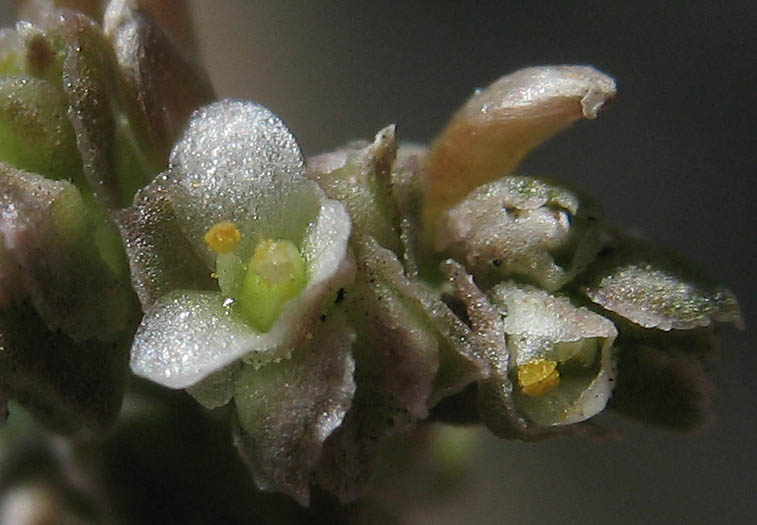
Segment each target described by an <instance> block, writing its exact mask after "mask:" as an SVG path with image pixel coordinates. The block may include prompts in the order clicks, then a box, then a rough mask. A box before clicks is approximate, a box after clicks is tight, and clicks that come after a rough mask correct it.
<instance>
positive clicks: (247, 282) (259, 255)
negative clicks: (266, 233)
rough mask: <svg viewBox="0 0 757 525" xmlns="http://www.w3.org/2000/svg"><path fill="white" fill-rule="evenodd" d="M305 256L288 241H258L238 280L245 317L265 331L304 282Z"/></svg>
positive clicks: (257, 327) (299, 290)
mask: <svg viewBox="0 0 757 525" xmlns="http://www.w3.org/2000/svg"><path fill="white" fill-rule="evenodd" d="M305 274H306V270H305V259H303V258H302V255H300V252H299V251H298V250H297V247H296V246H295V245H294V244H292V243H291V242H289V241H283V240H277V241H274V240H272V239H266V240H263V241H260V242H259V243H258V245H257V246H256V247H255V252H254V253H253V254H252V257H251V258H250V262H249V264H248V267H247V272H246V273H245V276H244V281H243V282H242V293H241V296H240V299H239V303H240V306H241V308H242V311H243V312H244V315H245V316H246V317H247V320H248V321H249V322H250V323H251V324H252V325H253V326H254V327H255V328H256V329H258V330H259V331H261V332H267V331H268V330H270V329H271V326H272V325H273V323H274V321H276V319H277V318H278V317H279V314H280V313H281V307H282V306H283V305H284V303H285V302H286V301H287V300H289V299H291V298H292V297H294V296H296V295H297V294H299V293H300V292H301V291H302V289H303V288H304V287H305V282H306V275H305Z"/></svg>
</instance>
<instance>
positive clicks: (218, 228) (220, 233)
mask: <svg viewBox="0 0 757 525" xmlns="http://www.w3.org/2000/svg"><path fill="white" fill-rule="evenodd" d="M204 239H205V242H206V243H207V244H208V246H210V249H211V250H213V251H214V252H216V253H230V252H232V251H233V250H234V248H236V247H237V244H239V241H240V240H241V239H242V234H241V233H240V232H239V229H238V228H237V226H236V224H234V223H233V222H219V223H218V224H214V225H213V226H212V227H211V228H210V229H209V230H208V231H207V233H206V234H205V237H204Z"/></svg>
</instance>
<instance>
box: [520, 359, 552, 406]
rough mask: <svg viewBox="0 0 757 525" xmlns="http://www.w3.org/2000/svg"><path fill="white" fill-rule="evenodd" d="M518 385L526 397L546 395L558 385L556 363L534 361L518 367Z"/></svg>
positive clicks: (542, 360) (541, 360) (544, 360)
mask: <svg viewBox="0 0 757 525" xmlns="http://www.w3.org/2000/svg"><path fill="white" fill-rule="evenodd" d="M518 384H520V387H521V389H522V390H523V393H524V394H526V395H527V396H532V397H539V396H543V395H545V394H548V393H549V392H550V391H552V389H553V388H555V387H556V386H557V385H559V384H560V372H558V371H557V361H551V360H548V359H536V360H535V361H531V362H529V363H525V364H523V365H521V366H519V367H518Z"/></svg>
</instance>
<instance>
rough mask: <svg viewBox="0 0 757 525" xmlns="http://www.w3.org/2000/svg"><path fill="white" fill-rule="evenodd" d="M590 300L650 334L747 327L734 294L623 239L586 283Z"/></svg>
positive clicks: (584, 288)
mask: <svg viewBox="0 0 757 525" xmlns="http://www.w3.org/2000/svg"><path fill="white" fill-rule="evenodd" d="M579 289H580V290H581V292H582V293H584V294H585V295H586V296H587V297H588V298H589V299H590V300H592V301H593V302H595V303H596V304H598V305H600V306H601V307H603V308H605V309H607V310H609V311H611V312H614V313H616V314H618V315H620V316H622V317H624V318H626V319H628V320H629V321H631V322H633V323H636V324H638V325H640V326H642V327H644V328H657V329H660V330H671V329H678V330H687V329H692V328H696V327H704V326H709V325H711V324H712V323H713V322H714V321H721V322H730V323H733V324H735V325H736V326H738V327H741V326H743V319H742V317H741V310H740V309H739V305H738V303H737V301H736V297H735V296H734V295H733V293H731V291H730V290H728V289H727V288H725V287H723V286H719V285H717V284H715V283H713V282H712V281H711V280H710V279H708V278H706V277H704V276H703V275H702V274H701V273H700V272H698V271H696V270H693V269H692V268H691V267H690V266H689V265H688V264H686V263H685V262H684V261H683V260H682V259H681V258H680V257H677V256H675V255H673V254H670V253H668V252H665V251H663V250H661V249H659V248H656V247H655V246H653V245H651V244H649V243H647V242H644V241H640V240H635V239H620V240H618V241H617V242H615V243H614V244H613V245H611V246H610V247H608V249H606V250H605V251H604V252H603V254H602V256H601V257H599V258H598V259H597V261H596V262H595V264H593V265H592V267H591V268H590V269H589V270H588V271H587V272H586V274H585V275H584V276H582V277H581V281H580V283H579Z"/></svg>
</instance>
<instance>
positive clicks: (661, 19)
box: [0, 0, 757, 525]
mask: <svg viewBox="0 0 757 525" xmlns="http://www.w3.org/2000/svg"><path fill="white" fill-rule="evenodd" d="M2 9H4V10H5V11H4V12H0V15H3V20H4V21H8V20H10V17H9V11H10V7H8V6H7V5H5V3H4V4H3V7H2ZM191 10H192V14H193V17H194V21H195V25H196V29H197V32H198V42H199V50H200V55H201V57H202V59H203V61H204V63H205V66H206V67H207V69H208V71H209V73H210V76H211V78H212V80H213V83H214V85H215V87H216V90H217V92H218V94H219V95H220V96H223V97H237V98H246V99H253V100H256V101H258V102H261V103H263V104H265V105H267V106H268V107H270V108H271V109H272V110H273V111H274V112H276V113H278V114H279V115H280V116H282V118H283V119H284V121H285V122H287V124H288V125H289V126H290V128H291V129H292V130H293V131H294V132H295V134H296V135H297V136H298V138H299V140H300V143H301V145H302V147H303V149H304V150H305V152H306V153H307V154H308V155H310V154H315V153H317V152H319V151H322V150H327V149H331V148H334V147H336V146H338V145H340V144H341V143H342V142H344V141H346V140H347V139H352V138H358V137H362V138H372V137H373V135H374V134H375V132H376V131H377V130H378V129H380V128H381V127H383V126H385V125H386V124H389V123H397V124H398V133H399V136H400V137H401V138H402V139H405V140H410V141H420V142H427V141H429V140H430V139H431V138H433V136H434V135H435V133H437V132H438V131H439V130H440V129H441V127H442V126H443V125H444V123H445V121H446V119H447V118H448V117H449V115H450V114H451V113H452V112H453V111H454V110H455V109H456V107H457V106H458V105H460V104H461V103H462V102H463V101H464V100H465V99H466V98H467V97H468V96H469V95H470V94H471V93H472V92H473V89H474V88H476V87H483V86H486V85H487V84H488V83H490V82H491V81H493V80H495V79H496V78H498V77H499V76H501V75H503V74H505V73H508V72H510V71H513V70H515V69H517V68H520V67H524V66H528V65H535V64H550V63H580V64H593V65H595V66H597V67H598V68H600V69H602V70H603V71H605V72H607V73H609V74H611V75H613V76H614V77H615V78H616V80H617V83H618V91H619V95H618V98H617V100H616V101H615V103H614V104H613V106H612V107H611V108H610V109H609V110H608V111H606V112H603V113H602V114H601V115H600V117H599V118H598V119H597V120H596V121H594V122H581V123H579V124H578V125H576V126H575V127H574V128H572V129H570V130H569V131H567V132H565V133H564V134H562V135H559V136H557V137H556V138H554V139H553V140H552V141H551V142H550V143H548V144H546V145H544V146H543V147H541V148H540V149H539V150H537V151H536V152H534V153H533V154H532V156H531V157H530V158H529V159H528V160H527V161H526V163H525V164H524V166H523V170H522V171H523V172H525V173H531V174H537V175H538V174H543V175H548V176H551V177H555V178H561V179H564V180H566V181H568V182H570V183H571V184H573V185H574V186H577V187H579V188H582V189H584V190H586V191H588V192H589V193H591V194H592V195H594V197H596V199H597V200H598V201H599V202H600V203H602V204H603V205H604V207H605V209H606V211H607V214H608V215H609V216H610V217H612V218H613V219H615V220H616V221H617V222H619V223H622V224H624V225H626V226H633V227H636V228H638V229H639V230H641V231H643V232H645V233H646V234H647V235H648V236H649V237H650V238H653V239H656V240H658V241H660V242H661V243H663V244H666V245H668V246H671V247H673V248H676V249H677V250H679V251H680V252H682V253H684V254H685V255H686V256H688V258H689V259H691V260H693V261H694V262H695V263H696V264H697V265H698V266H700V267H702V268H704V269H706V270H708V271H709V273H711V274H712V275H713V276H716V277H718V278H720V279H721V280H722V281H723V282H725V283H726V284H727V285H728V286H729V287H731V289H732V290H733V291H734V292H735V293H736V294H737V296H738V297H739V299H740V301H741V304H742V307H743V310H744V314H745V319H746V324H747V330H746V331H745V332H738V331H736V330H735V329H732V328H725V329H724V330H723V331H722V348H723V362H722V363H717V364H716V365H715V366H714V368H713V376H714V379H715V381H716V383H717V385H718V391H717V394H716V398H715V404H716V410H717V413H718V420H717V421H716V422H715V424H714V425H713V426H712V427H711V428H709V429H707V430H705V431H703V432H701V433H699V434H696V435H677V434H674V433H670V432H666V431H662V430H658V429H651V428H644V427H642V426H641V425H637V424H633V423H631V422H627V421H618V420H617V418H612V417H610V418H609V419H608V418H605V420H606V421H607V422H608V423H610V424H614V425H620V427H621V428H622V429H623V430H624V434H625V438H624V439H623V440H622V441H617V442H603V443H594V442H589V441H583V440H566V441H558V442H551V443H541V444H534V445H528V444H522V443H517V442H504V441H499V440H496V439H495V438H491V437H484V438H482V441H481V442H480V449H479V451H478V455H477V459H476V466H475V468H474V469H473V470H472V471H471V472H469V473H468V474H466V476H468V478H467V479H466V483H465V484H464V487H463V488H461V489H460V490H459V491H457V492H456V493H454V494H453V495H451V496H449V497H448V498H446V499H445V500H444V501H443V502H442V503H441V504H439V503H436V504H435V505H433V506H429V505H425V506H424V503H423V502H418V507H419V510H418V511H417V516H419V517H418V518H417V520H418V522H419V523H421V522H427V523H431V522H433V523H450V524H452V523H466V522H471V523H476V522H477V523H525V524H541V523H563V524H572V523H580V524H595V523H596V524H600V523H602V524H604V523H611V522H613V523H660V524H662V523H665V524H671V523H687V524H690V525H691V524H700V523H701V524H705V523H731V524H737V523H752V522H753V520H754V519H755V518H754V516H755V512H757V483H756V482H757V452H756V451H755V448H756V447H755V438H756V437H757V435H756V433H757V432H756V431H757V423H756V421H757V377H755V373H756V372H757V348H755V347H757V344H755V325H756V324H757V297H755V295H756V294H755V292H757V276H756V274H757V272H755V256H756V255H757V253H756V250H755V245H756V243H755V235H754V234H755V226H757V220H756V217H757V204H756V203H755V199H757V177H756V176H757V154H756V153H755V151H757V140H756V139H757V134H756V133H755V122H757V110H756V109H755V104H756V103H757V97H756V96H755V86H756V85H757V6H756V5H755V3H754V2H753V1H728V2H723V1H720V2H718V1H693V2H665V1H659V2H633V3H631V2H628V3H621V2H606V1H605V2H515V1H507V2H505V1H501V2H491V3H486V2H482V3H474V2H465V3H464V2H457V3H455V2H433V3H432V2H406V3H399V2H397V3H390V2H367V1H361V2H357V1H355V2H328V3H326V2H305V1H301V2H290V1H282V0H278V1H277V0H268V1H256V0H249V1H245V0H237V1H208V0H195V1H193V2H191ZM5 23H6V24H7V22H5ZM4 25H5V24H4ZM420 516H423V517H422V518H421V517H420Z"/></svg>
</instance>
